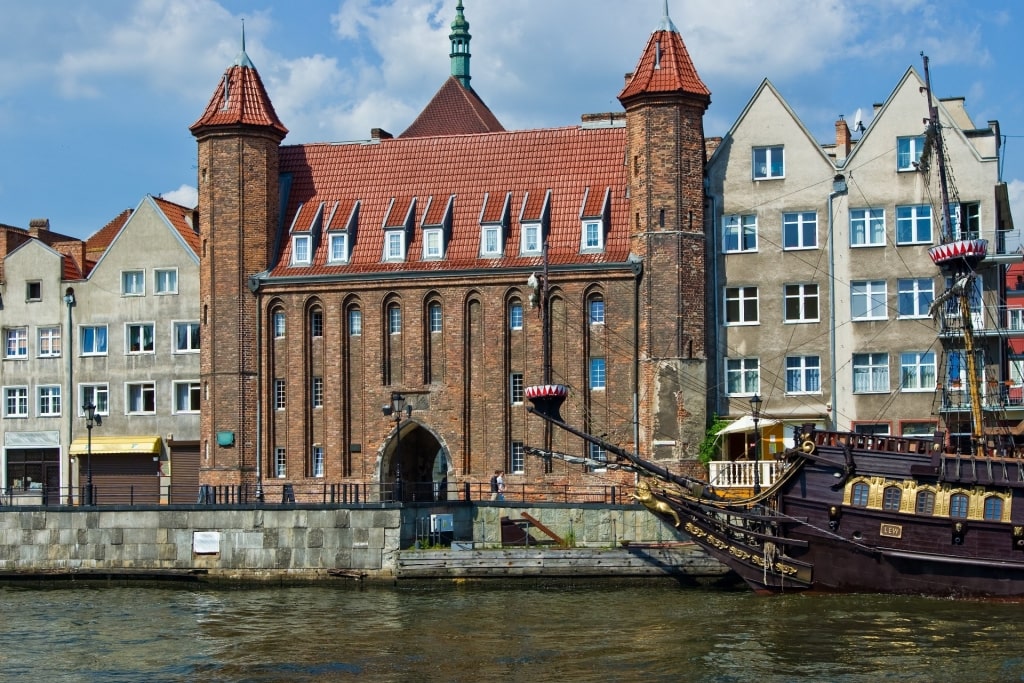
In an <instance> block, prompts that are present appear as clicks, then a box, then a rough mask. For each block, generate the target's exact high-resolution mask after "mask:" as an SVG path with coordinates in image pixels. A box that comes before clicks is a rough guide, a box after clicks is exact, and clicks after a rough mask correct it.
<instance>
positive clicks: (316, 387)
mask: <svg viewBox="0 0 1024 683" xmlns="http://www.w3.org/2000/svg"><path fill="white" fill-rule="evenodd" d="M313 407H314V408H323V407H324V378H323V377H314V378H313Z"/></svg>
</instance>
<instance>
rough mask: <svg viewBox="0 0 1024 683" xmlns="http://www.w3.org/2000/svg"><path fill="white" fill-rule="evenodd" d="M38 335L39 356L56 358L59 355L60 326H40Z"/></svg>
mask: <svg viewBox="0 0 1024 683" xmlns="http://www.w3.org/2000/svg"><path fill="white" fill-rule="evenodd" d="M38 337H39V348H38V351H39V357H40V358H56V357H57V356H59V355H60V327H40V328H39V330H38Z"/></svg>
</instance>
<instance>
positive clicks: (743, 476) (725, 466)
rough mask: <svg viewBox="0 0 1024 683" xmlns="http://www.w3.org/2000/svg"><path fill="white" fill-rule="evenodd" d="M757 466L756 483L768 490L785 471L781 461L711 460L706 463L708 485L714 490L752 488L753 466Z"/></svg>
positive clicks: (784, 464)
mask: <svg viewBox="0 0 1024 683" xmlns="http://www.w3.org/2000/svg"><path fill="white" fill-rule="evenodd" d="M755 464H756V465H757V466H758V483H759V484H760V485H761V486H763V487H764V488H768V487H769V486H771V485H772V484H774V483H775V482H776V480H778V478H779V476H780V475H781V474H782V473H783V472H784V471H785V469H786V463H784V462H782V461H781V460H759V461H758V462H757V463H755V462H753V461H752V460H733V461H730V460H712V461H711V462H709V463H708V475H709V478H710V483H711V485H712V486H714V487H715V488H716V489H737V488H746V489H753V488H754V465H755Z"/></svg>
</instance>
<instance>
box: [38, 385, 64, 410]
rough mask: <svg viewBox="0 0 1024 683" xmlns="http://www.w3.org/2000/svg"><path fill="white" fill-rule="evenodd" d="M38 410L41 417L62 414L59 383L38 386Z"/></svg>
mask: <svg viewBox="0 0 1024 683" xmlns="http://www.w3.org/2000/svg"><path fill="white" fill-rule="evenodd" d="M36 410H37V413H36V414H37V415H39V417H58V416H60V410H61V408H60V385H59V384H41V385H39V386H38V387H36Z"/></svg>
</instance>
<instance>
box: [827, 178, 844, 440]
mask: <svg viewBox="0 0 1024 683" xmlns="http://www.w3.org/2000/svg"><path fill="white" fill-rule="evenodd" d="M846 192H847V187H846V176H844V175H843V174H842V173H837V174H836V176H835V177H834V178H832V192H830V193H829V195H828V318H829V326H828V342H829V359H828V365H829V384H830V385H831V386H830V391H831V392H832V400H831V401H829V406H830V411H831V413H832V414H831V418H832V429H838V428H839V406H838V405H837V403H836V401H837V400H838V398H839V394H838V392H837V391H836V257H835V234H834V232H835V230H834V228H835V220H834V214H833V212H832V201H833V200H834V199H835V198H836V197H840V196H842V195H845V194H846Z"/></svg>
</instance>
